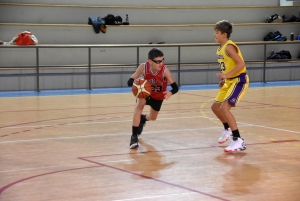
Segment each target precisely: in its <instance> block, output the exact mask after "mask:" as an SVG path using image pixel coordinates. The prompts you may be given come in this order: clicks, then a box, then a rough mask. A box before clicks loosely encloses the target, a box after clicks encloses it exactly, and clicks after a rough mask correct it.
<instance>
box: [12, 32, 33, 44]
mask: <svg viewBox="0 0 300 201" xmlns="http://www.w3.org/2000/svg"><path fill="white" fill-rule="evenodd" d="M11 44H15V45H36V44H38V40H37V39H36V37H35V36H34V35H33V34H32V33H31V32H29V31H23V32H21V33H19V34H18V35H17V36H16V37H14V38H13V40H12V41H11Z"/></svg>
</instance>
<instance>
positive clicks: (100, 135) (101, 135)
mask: <svg viewBox="0 0 300 201" xmlns="http://www.w3.org/2000/svg"><path fill="white" fill-rule="evenodd" d="M191 118H203V119H211V120H218V119H217V118H212V117H205V116H192V117H177V118H161V119H159V120H158V121H164V120H172V119H191ZM128 121H129V120H125V121H118V122H128ZM112 122H116V121H108V122H99V123H112ZM237 123H238V124H243V125H244V126H254V127H260V128H266V129H272V130H278V131H284V132H290V133H296V134H300V132H298V131H292V130H286V129H280V128H273V127H268V126H261V125H256V124H248V123H243V122H237ZM75 124H79V123H74V124H73V125H75ZM87 124H89V123H87ZM215 128H217V127H208V128H197V129H181V130H163V131H151V132H148V133H164V132H182V131H195V130H203V129H215ZM218 128H219V127H218ZM146 133H147V132H145V134H146ZM115 135H131V133H117V134H97V135H88V136H75V137H57V138H44V139H43V138H38V139H30V140H14V141H2V142H0V144H4V143H14V142H33V141H44V140H58V139H76V138H89V137H105V136H115Z"/></svg>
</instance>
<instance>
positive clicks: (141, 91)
mask: <svg viewBox="0 0 300 201" xmlns="http://www.w3.org/2000/svg"><path fill="white" fill-rule="evenodd" d="M131 89H132V93H133V95H134V96H135V97H137V98H147V97H148V96H150V94H151V91H152V87H151V84H150V82H148V81H147V80H145V79H136V80H134V82H133V85H132V87H131Z"/></svg>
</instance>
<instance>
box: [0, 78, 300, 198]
mask: <svg viewBox="0 0 300 201" xmlns="http://www.w3.org/2000/svg"><path fill="white" fill-rule="evenodd" d="M182 88H184V87H182ZM216 93H217V90H216V89H210V90H181V91H180V92H179V93H178V94H176V95H175V96H173V97H171V98H170V99H169V100H168V101H165V102H164V104H163V107H162V110H161V112H160V115H159V117H158V119H157V121H155V122H147V125H146V127H145V128H144V131H143V133H142V135H141V136H140V147H139V148H138V149H136V150H130V149H129V139H130V135H131V119H132V114H133V109H134V106H135V98H134V97H133V95H132V94H131V93H113V94H82V95H60V96H21V97H11V98H10V97H4V98H0V113H1V116H0V119H1V121H0V122H1V125H0V128H1V129H0V152H1V154H0V200H1V201H54V200H55V201H79V200H80V201H81V200H84V201H98V200H99V201H111V200H114V201H137V200H145V201H150V200H151V201H152V200H155V201H167V200H172V201H174V200H176V201H177V200H179V201H181V200H183V201H202V200H204V201H218V200H236V201H241V200H251V201H260V200H266V201H277V200H278V201H279V200H280V201H282V200H284V201H299V200H300V126H299V124H300V104H299V103H300V102H299V100H300V85H299V84H298V85H295V86H276V87H257V88H253V87H252V88H249V90H248V92H247V93H246V95H245V97H244V98H243V99H242V101H241V102H240V103H239V105H238V107H236V108H233V109H232V112H233V113H234V115H235V117H236V119H237V121H238V126H239V129H240V131H241V135H242V137H243V138H244V139H245V142H246V144H247V149H246V150H245V151H243V152H239V153H234V154H230V153H224V152H223V148H224V147H225V146H226V145H228V143H226V144H224V145H219V144H218V143H217V139H218V138H219V136H220V134H221V132H222V125H221V124H220V123H219V121H218V120H217V119H216V117H215V116H214V114H213V113H212V112H211V110H210V105H211V104H212V101H213V98H214V97H215V95H216ZM145 110H146V111H148V110H149V106H146V107H145Z"/></svg>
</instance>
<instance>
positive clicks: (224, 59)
mask: <svg viewBox="0 0 300 201" xmlns="http://www.w3.org/2000/svg"><path fill="white" fill-rule="evenodd" d="M227 45H233V46H235V48H236V50H237V53H238V55H239V56H240V57H241V59H242V60H243V61H244V58H243V55H242V53H241V51H240V49H239V48H238V46H237V45H236V44H235V43H234V42H232V40H228V41H227V42H226V43H225V44H224V45H223V46H222V47H221V46H220V47H219V48H218V49H217V58H218V63H219V66H220V70H221V71H222V73H223V74H226V73H228V72H230V71H232V70H233V69H234V68H235V66H236V62H235V61H234V60H233V59H232V58H231V57H230V56H229V55H228V54H226V46H227ZM246 71H247V69H246V66H244V67H243V68H242V69H241V70H240V71H239V72H237V73H235V74H234V75H232V76H231V77H230V78H234V77H237V76H239V75H240V74H242V73H246Z"/></svg>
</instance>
